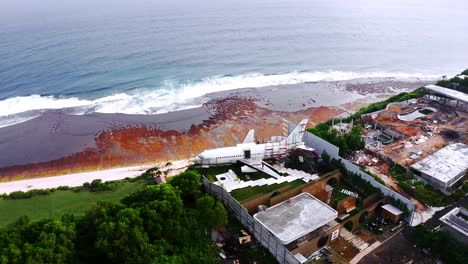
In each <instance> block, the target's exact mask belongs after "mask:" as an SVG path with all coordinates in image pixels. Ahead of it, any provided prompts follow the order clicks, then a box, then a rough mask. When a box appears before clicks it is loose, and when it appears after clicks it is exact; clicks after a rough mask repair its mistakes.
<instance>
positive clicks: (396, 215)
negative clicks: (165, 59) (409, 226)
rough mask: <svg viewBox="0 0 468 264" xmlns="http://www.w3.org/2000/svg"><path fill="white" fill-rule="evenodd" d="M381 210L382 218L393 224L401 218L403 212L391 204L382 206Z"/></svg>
mask: <svg viewBox="0 0 468 264" xmlns="http://www.w3.org/2000/svg"><path fill="white" fill-rule="evenodd" d="M382 209H383V210H382V216H384V217H388V218H389V219H390V221H392V222H393V223H396V222H397V221H398V220H400V219H401V217H402V216H403V211H401V210H400V209H398V208H397V207H395V206H393V205H391V204H386V205H384V206H382Z"/></svg>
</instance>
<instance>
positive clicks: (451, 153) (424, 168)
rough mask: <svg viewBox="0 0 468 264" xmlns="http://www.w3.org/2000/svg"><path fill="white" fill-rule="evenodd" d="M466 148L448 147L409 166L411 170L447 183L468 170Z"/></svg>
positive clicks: (467, 152)
mask: <svg viewBox="0 0 468 264" xmlns="http://www.w3.org/2000/svg"><path fill="white" fill-rule="evenodd" d="M467 157H468V146H467V145H465V144H463V143H455V144H451V145H448V146H446V147H444V148H442V149H440V150H439V151H437V152H436V153H434V154H432V155H430V156H428V157H426V158H424V159H422V160H420V161H419V162H416V163H415V164H413V165H411V168H413V169H415V170H418V171H420V172H422V173H424V174H427V175H429V176H430V177H433V178H435V179H437V180H439V181H441V182H444V183H447V182H449V181H450V180H452V179H453V178H455V177H457V176H458V175H460V173H463V172H464V171H465V170H466V169H467V168H468V158H467Z"/></svg>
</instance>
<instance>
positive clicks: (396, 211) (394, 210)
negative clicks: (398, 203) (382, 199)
mask: <svg viewBox="0 0 468 264" xmlns="http://www.w3.org/2000/svg"><path fill="white" fill-rule="evenodd" d="M382 208H383V209H385V210H387V211H389V212H390V213H392V214H394V215H400V214H402V213H403V211H401V210H400V209H398V208H396V207H395V206H393V205H391V204H386V205H384V206H382Z"/></svg>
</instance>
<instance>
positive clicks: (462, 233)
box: [440, 207, 468, 245]
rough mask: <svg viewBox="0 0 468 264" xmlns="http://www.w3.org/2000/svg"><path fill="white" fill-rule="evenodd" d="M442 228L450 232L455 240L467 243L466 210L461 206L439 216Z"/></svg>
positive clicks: (467, 220) (467, 216) (467, 225)
mask: <svg viewBox="0 0 468 264" xmlns="http://www.w3.org/2000/svg"><path fill="white" fill-rule="evenodd" d="M440 221H441V222H442V223H443V226H442V230H444V231H448V232H450V233H451V234H452V236H453V238H455V240H457V241H459V242H461V243H464V244H465V245H468V210H466V209H465V208H463V207H457V208H453V209H452V210H451V211H450V212H448V213H447V214H445V215H444V216H442V217H441V218H440Z"/></svg>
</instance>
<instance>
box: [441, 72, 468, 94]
mask: <svg viewBox="0 0 468 264" xmlns="http://www.w3.org/2000/svg"><path fill="white" fill-rule="evenodd" d="M436 84H437V85H439V86H442V87H445V88H449V89H454V90H459V91H462V92H464V93H468V69H466V70H464V71H463V72H461V73H460V74H457V75H455V76H454V77H453V78H450V79H447V78H446V77H445V78H442V79H441V80H439V81H437V83H436Z"/></svg>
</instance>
